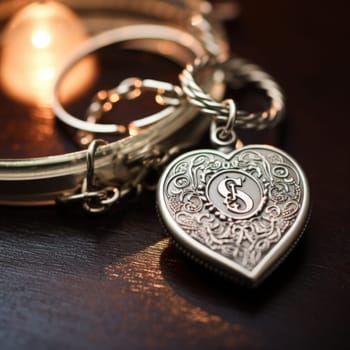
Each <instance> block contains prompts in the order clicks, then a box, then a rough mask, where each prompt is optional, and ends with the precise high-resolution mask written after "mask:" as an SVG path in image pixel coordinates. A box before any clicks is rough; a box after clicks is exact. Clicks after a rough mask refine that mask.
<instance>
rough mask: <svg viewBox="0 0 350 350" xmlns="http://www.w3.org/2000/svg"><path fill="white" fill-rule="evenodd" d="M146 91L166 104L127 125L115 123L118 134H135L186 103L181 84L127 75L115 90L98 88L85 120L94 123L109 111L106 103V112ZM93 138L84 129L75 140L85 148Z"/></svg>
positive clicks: (79, 131)
mask: <svg viewBox="0 0 350 350" xmlns="http://www.w3.org/2000/svg"><path fill="white" fill-rule="evenodd" d="M146 91H151V92H154V93H155V94H156V95H155V100H156V102H157V103H158V104H160V105H164V106H166V107H165V108H164V109H162V110H161V111H159V112H156V113H153V114H151V115H149V116H146V117H143V118H140V119H136V120H133V121H132V122H130V123H129V124H127V125H123V124H116V128H117V130H116V132H117V133H120V134H125V133H128V135H136V134H137V133H139V132H140V131H142V130H143V129H144V128H147V127H149V126H151V125H154V124H155V123H158V122H159V121H160V120H162V119H163V118H167V117H169V116H170V115H171V114H172V113H174V111H175V108H177V107H179V106H180V105H181V103H184V102H185V101H184V99H183V92H182V89H181V88H180V87H179V86H176V85H173V84H170V83H167V82H163V81H158V80H153V79H143V80H141V79H139V78H127V79H125V80H123V81H122V82H120V83H119V85H117V86H116V87H114V88H112V89H109V90H100V91H98V92H97V93H96V94H95V96H94V97H93V98H92V100H91V103H90V105H89V107H88V108H87V112H86V116H85V120H86V121H87V122H89V123H91V124H95V123H97V122H98V121H100V120H101V119H102V117H103V115H104V113H105V112H106V111H105V109H106V108H105V106H106V105H108V109H107V111H108V112H109V111H110V110H111V109H112V107H113V106H114V105H115V104H117V103H118V102H119V101H121V100H122V99H125V100H134V99H136V98H138V97H139V96H141V95H142V94H143V93H144V92H146ZM94 137H95V135H94V134H93V133H91V132H87V131H84V130H78V131H77V133H76V140H77V142H78V144H79V145H81V146H83V147H85V146H87V145H88V144H89V143H90V142H91V141H92V140H93V139H94Z"/></svg>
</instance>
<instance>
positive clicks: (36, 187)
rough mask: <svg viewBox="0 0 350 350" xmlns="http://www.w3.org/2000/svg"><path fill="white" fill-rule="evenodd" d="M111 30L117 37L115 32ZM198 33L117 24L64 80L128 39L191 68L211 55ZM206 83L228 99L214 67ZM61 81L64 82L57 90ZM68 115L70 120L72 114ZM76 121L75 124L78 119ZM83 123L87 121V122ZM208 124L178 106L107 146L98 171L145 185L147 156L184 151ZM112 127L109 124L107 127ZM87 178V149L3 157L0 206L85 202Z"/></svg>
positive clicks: (120, 184) (122, 184)
mask: <svg viewBox="0 0 350 350" xmlns="http://www.w3.org/2000/svg"><path fill="white" fill-rule="evenodd" d="M135 10H137V9H135ZM215 28H216V27H215ZM111 33H113V35H114V36H113V35H112V36H111V35H110V34H111ZM195 33H197V30H196V31H193V32H191V31H186V30H181V29H178V28H175V27H172V26H170V25H159V24H157V25H154V24H143V25H127V26H124V27H121V28H117V29H115V30H113V31H112V32H110V31H109V32H107V33H105V34H100V35H99V36H98V40H97V39H96V38H95V39H91V40H92V42H91V41H89V42H87V43H86V44H85V45H84V46H83V47H82V48H80V49H78V51H77V53H76V54H75V56H74V57H73V58H71V59H70V60H69V62H68V63H67V65H66V66H65V69H64V70H63V72H62V73H61V75H60V79H62V78H63V76H64V73H65V71H67V70H69V67H70V66H72V65H74V62H77V61H79V60H80V58H82V57H85V55H87V54H89V53H92V52H94V50H95V49H97V48H98V47H100V48H102V47H104V46H105V45H109V44H110V43H114V42H116V41H117V42H118V40H124V42H123V43H125V44H128V45H129V44H132V46H133V47H134V48H138V49H145V50H150V51H152V52H155V53H157V54H160V55H164V56H166V57H168V58H169V59H171V60H173V61H175V62H176V63H179V64H180V65H182V66H185V64H186V63H188V62H189V61H192V60H193V59H194V58H195V57H197V56H203V55H206V54H208V53H209V52H208V50H207V43H205V42H203V41H202V39H198V36H197V34H195ZM213 33H217V34H216V35H217V41H216V42H217V43H218V45H219V48H220V56H227V44H226V43H225V42H224V41H222V37H221V32H220V31H219V32H218V31H216V29H214V30H213ZM219 37H220V38H219ZM159 40H165V41H166V42H167V45H166V48H164V46H162V45H155V44H156V43H158V44H159ZM152 43H153V45H151V44H152ZM60 79H59V81H60ZM202 84H203V86H205V88H206V89H208V90H209V91H211V93H212V94H213V96H215V97H216V98H221V97H222V95H223V90H224V86H223V82H222V80H220V79H218V77H217V75H216V69H215V68H214V67H209V74H208V75H207V76H206V77H205V78H204V79H203V81H202ZM58 85H59V82H58V83H57V85H56V88H58ZM56 108H58V109H60V108H62V106H60V102H58V103H56ZM56 110H57V109H56ZM63 113H66V112H63ZM66 116H67V117H68V119H69V118H70V115H69V114H67V115H66ZM73 119H74V121H73V123H75V122H76V120H75V117H73ZM81 123H85V122H83V121H81ZM208 123H209V121H207V120H204V119H198V118H197V110H196V109H195V108H193V107H191V106H189V105H188V104H184V105H180V106H178V107H177V108H176V109H175V110H174V112H173V113H172V114H171V115H169V116H168V117H167V118H162V119H161V120H160V121H159V122H157V123H155V124H154V125H152V126H150V127H148V128H143V129H142V131H140V132H139V133H137V134H136V135H134V136H130V137H126V138H123V139H121V140H120V141H117V142H113V143H110V144H107V145H101V146H100V147H99V148H98V151H97V152H96V154H95V161H94V169H95V174H96V176H98V179H99V182H100V184H101V186H104V187H108V186H111V187H112V188H118V189H124V188H128V187H129V185H130V184H131V185H132V186H135V187H138V188H140V187H141V186H142V184H140V183H138V182H137V181H138V179H140V178H141V179H143V178H144V172H145V164H144V161H145V159H147V160H150V159H152V158H155V159H158V158H162V157H165V156H166V155H167V154H169V152H170V153H171V152H173V150H176V151H177V152H179V151H180V150H183V149H184V148H187V147H190V146H193V145H194V144H196V143H197V142H198V140H199V139H200V138H201V137H202V135H203V133H204V132H205V130H207V128H208ZM78 124H79V123H78ZM79 125H80V124H79ZM79 125H78V127H79ZM84 125H86V124H84ZM89 125H93V124H91V123H90V124H89ZM112 128H115V125H112ZM189 128H190V129H191V134H188V133H185V132H184V130H186V129H189ZM102 129H103V128H102ZM93 130H95V129H93ZM108 130H109V126H107V130H103V131H108ZM85 177H86V151H79V152H73V153H68V154H63V155H58V156H50V157H42V158H29V159H2V160H0V204H3V205H47V204H55V203H56V200H57V198H62V197H63V196H68V197H70V196H77V198H76V200H79V201H84V198H83V197H84V196H85V197H86V196H90V195H91V193H90V194H86V193H85V194H81V189H82V184H83V182H84V178H85ZM101 188H102V187H101ZM93 192H94V191H93ZM97 192H98V191H97ZM71 198H72V197H71Z"/></svg>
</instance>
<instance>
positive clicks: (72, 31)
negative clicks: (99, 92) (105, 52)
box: [0, 1, 95, 106]
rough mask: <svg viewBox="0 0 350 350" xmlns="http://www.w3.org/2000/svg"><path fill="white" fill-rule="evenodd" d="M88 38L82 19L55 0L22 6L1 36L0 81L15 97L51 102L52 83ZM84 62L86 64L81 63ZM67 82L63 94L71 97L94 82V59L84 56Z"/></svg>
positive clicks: (31, 100) (42, 102)
mask: <svg viewBox="0 0 350 350" xmlns="http://www.w3.org/2000/svg"><path fill="white" fill-rule="evenodd" d="M86 38H87V35H86V31H85V28H84V26H83V25H82V23H81V21H80V19H79V18H78V17H77V16H76V15H75V14H74V13H73V12H72V11H71V10H70V9H68V8H67V7H66V6H64V5H62V4H60V3H57V2H55V1H37V2H34V3H32V4H30V5H28V6H26V7H24V8H23V9H22V10H20V11H19V12H18V13H17V14H15V15H14V17H13V18H12V19H11V21H10V22H9V24H8V25H7V27H6V29H5V31H4V34H3V38H2V50H1V52H2V54H1V59H0V81H1V85H2V87H3V90H4V91H5V92H6V93H7V94H8V95H9V96H11V97H12V98H14V99H16V100H19V101H22V102H25V103H29V104H32V105H40V106H43V105H44V106H47V105H49V104H50V102H51V95H52V85H53V82H54V80H55V78H56V75H57V73H58V71H59V70H60V67H61V66H62V64H63V62H64V61H65V60H66V59H67V57H68V56H69V54H70V53H72V51H73V50H74V49H75V48H76V47H78V46H79V45H80V43H81V42H83V41H84V40H85V39H86ZM81 65H83V66H84V67H83V68H82V67H80V68H79V66H81ZM81 65H77V68H76V69H75V71H76V72H72V73H71V74H70V76H71V77H72V78H73V77H74V79H70V78H69V84H64V91H62V94H63V98H65V99H67V98H72V97H73V96H74V95H75V94H76V93H77V92H80V93H81V90H82V89H84V87H87V86H88V85H89V83H91V81H92V79H93V77H94V74H95V65H94V61H93V60H92V59H90V60H84V61H83V62H82V63H81Z"/></svg>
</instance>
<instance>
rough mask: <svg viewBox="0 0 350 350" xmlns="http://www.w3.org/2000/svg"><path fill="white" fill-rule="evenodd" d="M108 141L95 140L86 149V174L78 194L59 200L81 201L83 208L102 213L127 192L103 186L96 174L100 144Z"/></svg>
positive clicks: (65, 201)
mask: <svg viewBox="0 0 350 350" xmlns="http://www.w3.org/2000/svg"><path fill="white" fill-rule="evenodd" d="M106 144H107V142H106V141H104V140H101V139H96V140H93V141H92V142H91V143H90V145H89V147H88V149H87V151H86V175H85V178H84V180H83V183H82V186H81V192H80V193H78V194H71V195H62V196H59V197H57V202H58V203H62V204H67V203H72V202H78V201H79V202H81V203H82V206H83V208H84V209H85V210H86V211H88V212H89V213H102V212H105V211H106V210H107V209H108V208H109V207H111V206H112V205H113V204H115V203H116V202H117V201H118V200H119V199H120V198H121V194H123V196H124V195H125V194H127V192H128V191H127V192H125V191H124V192H123V193H122V192H121V191H120V190H119V189H118V188H117V187H112V186H107V187H106V186H102V187H101V185H100V184H99V183H98V179H97V178H96V176H95V156H96V151H97V149H98V148H99V147H100V146H103V145H106Z"/></svg>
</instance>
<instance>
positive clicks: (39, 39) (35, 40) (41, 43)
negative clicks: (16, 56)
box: [32, 30, 52, 49]
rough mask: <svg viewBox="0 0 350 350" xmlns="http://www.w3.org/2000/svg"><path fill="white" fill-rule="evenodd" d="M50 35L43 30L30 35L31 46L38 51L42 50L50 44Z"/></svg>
mask: <svg viewBox="0 0 350 350" xmlns="http://www.w3.org/2000/svg"><path fill="white" fill-rule="evenodd" d="M51 40H52V38H51V33H50V32H48V31H44V30H38V31H36V32H34V33H33V35H32V44H33V46H34V47H36V48H38V49H44V48H46V47H48V46H49V45H50V43H51Z"/></svg>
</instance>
